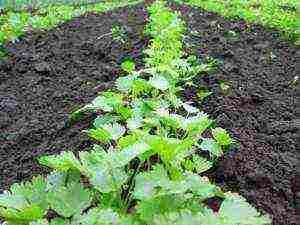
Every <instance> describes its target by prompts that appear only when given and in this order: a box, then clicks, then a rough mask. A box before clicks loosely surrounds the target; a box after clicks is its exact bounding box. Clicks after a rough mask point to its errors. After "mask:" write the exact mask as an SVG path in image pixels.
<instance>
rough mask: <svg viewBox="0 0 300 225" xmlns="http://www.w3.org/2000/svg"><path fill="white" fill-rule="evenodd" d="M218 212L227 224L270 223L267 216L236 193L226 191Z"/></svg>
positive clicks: (253, 224) (255, 224)
mask: <svg viewBox="0 0 300 225" xmlns="http://www.w3.org/2000/svg"><path fill="white" fill-rule="evenodd" d="M219 214H220V217H221V218H222V219H223V221H224V223H226V224H229V225H235V224H240V225H267V224H270V223H271V220H270V219H269V217H268V216H262V215H261V214H260V213H259V212H258V211H257V210H256V209H255V208H254V207H252V206H251V205H250V204H249V203H247V202H246V200H245V199H244V198H243V197H241V196H239V195H237V194H231V193H226V198H225V200H224V201H223V202H222V205H221V208H220V210H219Z"/></svg>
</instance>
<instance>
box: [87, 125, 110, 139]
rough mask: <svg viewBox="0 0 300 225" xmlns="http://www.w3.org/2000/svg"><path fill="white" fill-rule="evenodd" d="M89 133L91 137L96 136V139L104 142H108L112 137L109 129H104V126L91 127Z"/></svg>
mask: <svg viewBox="0 0 300 225" xmlns="http://www.w3.org/2000/svg"><path fill="white" fill-rule="evenodd" d="M88 135H89V136H90V137H91V138H94V139H96V140H98V141H102V142H108V141H109V140H110V139H111V138H112V136H111V135H110V133H109V131H107V130H104V129H102V128H97V129H90V130H88Z"/></svg>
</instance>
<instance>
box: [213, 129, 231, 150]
mask: <svg viewBox="0 0 300 225" xmlns="http://www.w3.org/2000/svg"><path fill="white" fill-rule="evenodd" d="M212 135H213V137H214V138H215V139H216V141H217V142H218V143H219V144H220V145H221V146H229V145H231V144H232V143H233V140H232V139H231V137H230V135H229V134H228V133H227V131H226V130H225V129H223V128H220V127H217V128H215V129H213V130H212Z"/></svg>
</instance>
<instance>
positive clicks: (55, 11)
mask: <svg viewBox="0 0 300 225" xmlns="http://www.w3.org/2000/svg"><path fill="white" fill-rule="evenodd" d="M138 2H140V0H113V1H106V2H101V3H95V4H85V5H81V6H80V5H49V6H47V7H45V8H40V9H38V10H36V11H33V12H29V11H26V10H23V11H19V12H13V11H7V12H6V13H5V14H3V15H1V16H0V47H1V45H3V44H4V43H6V42H8V41H13V42H15V41H17V40H18V38H20V37H21V36H22V35H23V34H24V33H25V32H26V31H28V30H48V29H51V28H53V27H55V26H57V25H58V24H59V23H61V22H65V21H69V20H71V19H72V18H74V17H76V16H80V15H83V14H85V13H88V12H96V13H102V12H105V11H108V10H111V9H114V8H117V7H123V6H126V5H130V4H136V3H138ZM2 49H3V48H2ZM1 53H2V54H4V51H3V50H2V51H1V49H0V57H1Z"/></svg>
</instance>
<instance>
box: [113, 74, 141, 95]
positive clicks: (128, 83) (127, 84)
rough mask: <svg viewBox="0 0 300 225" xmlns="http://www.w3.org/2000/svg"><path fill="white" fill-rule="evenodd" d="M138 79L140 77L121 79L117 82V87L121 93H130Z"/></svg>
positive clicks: (129, 76) (133, 76) (130, 76)
mask: <svg viewBox="0 0 300 225" xmlns="http://www.w3.org/2000/svg"><path fill="white" fill-rule="evenodd" d="M137 78H138V75H135V74H133V75H128V76H126V77H119V78H118V79H117V81H116V86H117V89H118V90H119V91H123V92H128V91H129V90H131V89H132V87H133V84H134V80H136V79H137Z"/></svg>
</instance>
